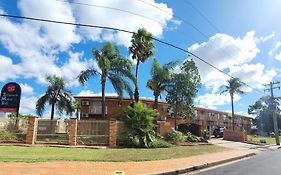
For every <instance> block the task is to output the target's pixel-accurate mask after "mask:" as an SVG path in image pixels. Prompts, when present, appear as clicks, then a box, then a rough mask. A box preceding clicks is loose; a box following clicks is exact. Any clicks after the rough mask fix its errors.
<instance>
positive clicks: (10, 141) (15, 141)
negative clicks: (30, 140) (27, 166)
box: [0, 140, 25, 143]
mask: <svg viewBox="0 0 281 175" xmlns="http://www.w3.org/2000/svg"><path fill="white" fill-rule="evenodd" d="M0 143H25V141H19V140H0Z"/></svg>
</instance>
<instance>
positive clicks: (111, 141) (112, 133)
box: [108, 120, 117, 147]
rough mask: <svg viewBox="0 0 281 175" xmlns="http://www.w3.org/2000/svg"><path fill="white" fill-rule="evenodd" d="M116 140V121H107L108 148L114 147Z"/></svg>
mask: <svg viewBox="0 0 281 175" xmlns="http://www.w3.org/2000/svg"><path fill="white" fill-rule="evenodd" d="M116 138H117V122H116V120H109V127H108V145H109V147H116Z"/></svg>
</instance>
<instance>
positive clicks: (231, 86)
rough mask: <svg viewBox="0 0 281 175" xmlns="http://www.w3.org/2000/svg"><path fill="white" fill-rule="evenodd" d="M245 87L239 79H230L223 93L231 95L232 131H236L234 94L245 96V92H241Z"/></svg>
mask: <svg viewBox="0 0 281 175" xmlns="http://www.w3.org/2000/svg"><path fill="white" fill-rule="evenodd" d="M242 86H243V83H242V82H241V81H240V79H239V78H230V79H229V80H228V81H227V85H225V86H223V88H224V90H223V91H222V92H221V94H223V93H229V95H230V99H231V114H232V130H233V131H234V129H235V126H234V118H235V117H234V104H233V99H234V94H243V93H244V91H242V90H241V88H242Z"/></svg>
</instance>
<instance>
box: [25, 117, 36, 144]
mask: <svg viewBox="0 0 281 175" xmlns="http://www.w3.org/2000/svg"><path fill="white" fill-rule="evenodd" d="M37 127H38V117H35V116H30V117H28V127H27V132H26V143H27V144H34V143H35V141H36V138H37Z"/></svg>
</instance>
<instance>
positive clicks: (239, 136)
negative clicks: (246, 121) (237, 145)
mask: <svg viewBox="0 0 281 175" xmlns="http://www.w3.org/2000/svg"><path fill="white" fill-rule="evenodd" d="M223 139H224V140H230V141H237V142H244V141H247V133H246V132H242V131H232V130H226V129H224V130H223Z"/></svg>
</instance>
